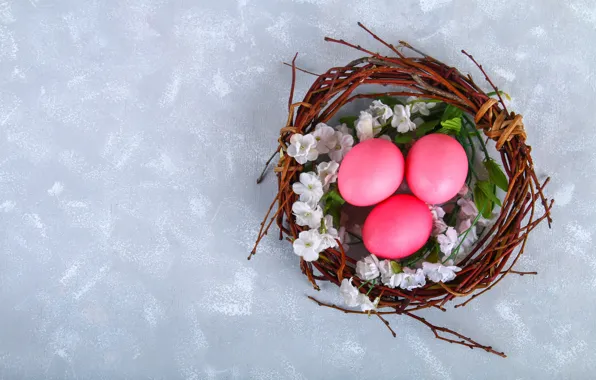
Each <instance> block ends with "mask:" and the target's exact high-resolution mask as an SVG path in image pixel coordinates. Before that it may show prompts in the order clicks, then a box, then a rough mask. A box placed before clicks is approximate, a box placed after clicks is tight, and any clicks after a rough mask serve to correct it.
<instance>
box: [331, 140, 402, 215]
mask: <svg viewBox="0 0 596 380" xmlns="http://www.w3.org/2000/svg"><path fill="white" fill-rule="evenodd" d="M403 177H404V156H403V155H402V153H401V151H400V150H399V148H398V147H397V146H395V145H394V144H393V143H392V142H391V141H387V140H382V139H370V140H366V141H363V142H361V143H359V144H357V145H356V146H354V147H353V148H352V150H350V151H349V152H348V153H347V154H346V155H345V157H344V159H343V161H342V162H341V165H340V166H339V173H338V175H337V185H338V187H339V192H340V193H341V195H342V197H343V198H344V199H345V200H346V202H348V203H349V204H351V205H354V206H371V205H374V204H376V203H379V202H381V201H382V200H384V199H387V198H388V197H389V196H391V195H392V194H393V193H395V191H396V190H397V188H398V187H399V185H400V184H401V182H402V179H403Z"/></svg>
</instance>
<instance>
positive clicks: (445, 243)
mask: <svg viewBox="0 0 596 380" xmlns="http://www.w3.org/2000/svg"><path fill="white" fill-rule="evenodd" d="M457 237H458V236H457V231H456V230H455V228H453V227H447V230H446V231H445V232H444V233H442V234H440V235H438V236H437V242H438V243H439V246H440V248H441V252H443V253H444V254H446V255H448V254H450V253H451V251H452V250H453V247H454V246H455V244H457Z"/></svg>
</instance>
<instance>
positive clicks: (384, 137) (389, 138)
mask: <svg viewBox="0 0 596 380" xmlns="http://www.w3.org/2000/svg"><path fill="white" fill-rule="evenodd" d="M379 138H380V139H381V140H387V141H391V137H389V136H388V135H382V136H379Z"/></svg>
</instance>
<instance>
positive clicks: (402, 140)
mask: <svg viewBox="0 0 596 380" xmlns="http://www.w3.org/2000/svg"><path fill="white" fill-rule="evenodd" d="M413 139H414V137H413V136H412V135H411V134H409V133H407V134H398V135H397V136H395V140H394V141H395V143H396V144H407V143H409V142H411V141H412V140H413Z"/></svg>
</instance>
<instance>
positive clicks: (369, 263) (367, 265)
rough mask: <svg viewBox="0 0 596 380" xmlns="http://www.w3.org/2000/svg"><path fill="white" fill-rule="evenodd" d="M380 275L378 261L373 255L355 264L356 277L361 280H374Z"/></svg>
mask: <svg viewBox="0 0 596 380" xmlns="http://www.w3.org/2000/svg"><path fill="white" fill-rule="evenodd" d="M380 274H381V273H380V272H379V259H377V257H376V256H375V255H369V256H366V257H364V258H362V259H360V260H358V262H357V263H356V275H357V276H358V277H360V278H361V279H362V280H365V281H368V280H374V279H375V278H377V277H379V275H380Z"/></svg>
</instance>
